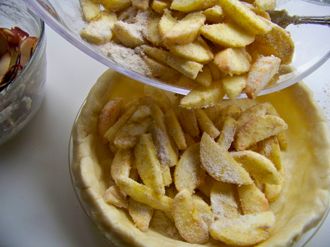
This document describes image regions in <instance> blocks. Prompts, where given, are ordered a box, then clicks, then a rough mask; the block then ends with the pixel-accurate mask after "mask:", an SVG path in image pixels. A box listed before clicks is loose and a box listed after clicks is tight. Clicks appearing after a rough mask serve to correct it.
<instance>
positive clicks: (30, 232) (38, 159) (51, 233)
mask: <svg viewBox="0 0 330 247" xmlns="http://www.w3.org/2000/svg"><path fill="white" fill-rule="evenodd" d="M47 35H48V48H47V52H48V54H47V55H48V80H47V88H46V97H45V101H44V102H43V105H42V107H41V109H40V111H39V112H38V114H37V115H36V116H35V117H34V119H32V121H31V122H30V123H29V124H28V126H27V127H26V128H25V129H24V130H23V131H22V132H21V133H20V134H19V135H18V136H16V137H15V138H14V139H13V140H11V141H9V142H8V143H6V144H5V145H3V146H1V147H0V246H1V247H5V246H10V247H22V246H24V247H39V246H40V247H53V246H54V247H58V246H59V247H66V246H70V247H71V246H72V247H75V246H79V247H80V246H84V247H89V246H109V243H108V242H107V241H106V240H105V239H104V238H103V236H102V235H101V234H100V233H99V232H98V231H97V230H96V228H95V227H94V226H93V224H91V221H90V220H89V219H88V218H87V217H86V216H85V214H84V212H83V211H82V209H81V207H80V205H79V202H78V200H77V198H76V196H75V194H74V191H73V188H72V186H71V180H70V175H69V169H68V142H69V136H70V131H71V127H72V123H73V121H74V118H75V115H76V113H77V111H78V109H79V107H80V105H81V103H82V102H83V99H84V98H85V96H86V95H87V93H88V91H89V89H90V87H91V86H92V84H93V83H94V82H95V81H96V79H97V78H98V77H99V76H100V75H101V73H102V72H103V71H104V70H105V69H106V68H105V67H104V66H103V65H101V64H99V63H97V62H95V61H93V60H92V59H90V58H89V57H87V55H85V54H83V53H82V52H80V51H79V50H78V49H76V48H74V47H73V46H71V45H70V44H68V43H67V42H66V41H64V40H63V39H62V38H61V37H59V36H58V35H57V34H56V33H54V32H53V31H52V30H50V29H49V28H47ZM329 70H330V62H329V61H328V62H327V63H326V64H325V65H323V66H322V67H321V68H320V69H319V70H318V71H317V72H315V73H314V74H313V75H311V76H309V77H308V78H306V79H305V82H306V83H307V84H308V85H310V86H311V87H312V88H313V90H314V91H315V94H316V95H317V98H316V100H317V101H318V102H320V104H321V105H322V106H323V107H325V106H326V105H328V106H330V86H327V85H330V76H329ZM329 108H330V107H328V109H329ZM329 116H330V115H329V112H328V119H329ZM329 233H330V217H328V219H327V220H326V222H325V224H324V225H323V227H322V228H321V230H320V231H319V233H318V234H317V236H316V237H315V238H314V239H313V241H312V242H311V243H310V244H309V245H308V246H316V247H327V246H329V243H330V236H329Z"/></svg>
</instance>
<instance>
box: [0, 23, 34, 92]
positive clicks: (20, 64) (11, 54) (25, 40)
mask: <svg viewBox="0 0 330 247" xmlns="http://www.w3.org/2000/svg"><path fill="white" fill-rule="evenodd" d="M37 43H38V38H36V37H31V36H29V34H28V33H27V32H25V31H23V30H22V29H20V28H19V27H13V28H11V29H8V28H0V91H2V90H3V89H4V88H6V87H7V86H8V85H9V84H10V83H11V82H12V81H14V80H15V78H16V77H17V75H18V74H19V73H20V72H21V71H22V69H23V68H24V66H25V65H26V64H27V63H28V62H29V60H30V58H31V57H32V54H33V52H34V50H35V48H36V46H37Z"/></svg>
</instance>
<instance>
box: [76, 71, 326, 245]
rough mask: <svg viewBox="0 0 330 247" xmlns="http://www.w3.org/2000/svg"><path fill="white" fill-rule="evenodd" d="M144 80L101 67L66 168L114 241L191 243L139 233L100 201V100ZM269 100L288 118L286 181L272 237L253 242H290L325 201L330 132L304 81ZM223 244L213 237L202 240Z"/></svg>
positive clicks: (106, 163) (104, 152)
mask: <svg viewBox="0 0 330 247" xmlns="http://www.w3.org/2000/svg"><path fill="white" fill-rule="evenodd" d="M142 93H143V85H142V84H140V83H138V82H136V81H133V80H131V79H128V78H126V77H124V76H122V75H119V74H117V73H115V72H112V71H110V70H108V71H106V72H105V73H104V74H103V75H102V76H101V77H100V78H99V79H98V81H97V82H96V84H95V85H94V86H93V88H92V89H91V91H90V93H89V95H88V97H87V99H86V101H85V103H84V105H83V106H82V109H81V111H80V113H79V115H78V117H77V120H76V123H75V125H74V128H73V131H72V140H71V141H72V156H71V171H72V178H73V182H74V187H75V189H76V191H77V193H78V195H79V197H80V199H81V200H82V203H83V205H84V207H85V209H86V211H87V213H88V214H89V215H90V216H91V217H92V218H93V220H94V221H95V223H96V224H97V226H98V227H99V228H100V229H101V231H102V232H104V233H105V235H106V236H107V238H109V239H110V241H112V242H113V243H114V244H115V245H118V246H127V245H129V246H145V247H147V246H148V247H154V246H160V245H159V244H160V243H161V246H163V247H170V246H178V247H181V246H182V247H184V246H192V245H191V244H189V243H186V242H183V241H180V240H175V239H171V238H168V237H166V236H164V235H162V234H160V233H158V232H156V231H154V230H152V229H149V230H148V231H147V232H141V231H140V230H139V229H137V228H136V227H135V226H134V224H133V223H132V221H131V219H130V218H129V216H128V214H127V213H126V212H124V211H123V210H121V209H118V208H116V207H114V206H112V205H109V204H107V203H106V202H105V201H104V200H103V194H104V191H105V190H106V189H107V188H108V187H109V186H110V185H112V184H113V181H111V178H110V162H111V159H112V156H111V153H110V152H109V149H108V147H107V145H104V144H102V140H101V139H100V137H99V135H98V133H97V128H96V126H97V118H98V114H99V112H100V110H101V108H102V107H103V105H104V104H105V103H106V102H107V101H108V100H109V99H110V98H114V97H124V98H127V99H132V98H134V97H139V96H141V95H142ZM258 101H262V102H265V101H268V102H271V103H272V104H273V105H274V107H275V108H276V109H277V111H278V112H279V114H280V116H281V117H282V118H283V119H284V120H285V121H286V122H287V123H288V125H289V129H288V132H287V134H288V149H287V151H285V152H284V153H283V157H282V159H283V166H284V168H285V169H286V172H285V184H284V187H283V192H282V194H281V196H280V198H279V199H278V200H277V201H276V202H274V203H272V204H271V208H272V209H273V211H274V213H275V215H276V224H275V227H274V229H273V231H272V234H271V237H270V238H269V239H267V240H266V241H265V242H263V243H261V244H259V245H258V246H271V247H275V246H291V245H292V244H293V243H294V242H295V241H296V240H297V239H298V238H299V237H300V236H301V235H302V234H303V233H304V232H306V231H307V230H308V229H310V228H312V227H314V226H316V225H317V224H318V223H319V222H320V220H321V219H322V216H323V215H324V213H325V212H326V210H327V208H328V206H329V195H330V193H329V191H330V137H329V132H328V126H327V122H326V119H325V117H324V116H323V115H322V112H321V111H320V109H319V108H318V107H317V105H316V103H315V102H314V101H313V98H312V94H311V92H310V91H309V90H308V89H307V87H306V86H304V84H302V83H299V84H295V85H293V86H291V87H289V88H287V89H285V90H282V91H280V92H277V93H273V94H270V95H266V96H262V97H259V98H258ZM193 246H226V245H224V244H222V243H221V242H218V241H213V240H212V241H210V242H208V243H207V244H205V245H197V244H194V245H193Z"/></svg>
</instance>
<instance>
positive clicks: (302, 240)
mask: <svg viewBox="0 0 330 247" xmlns="http://www.w3.org/2000/svg"><path fill="white" fill-rule="evenodd" d="M86 102H87V96H86V98H85V99H84V100H83V103H82V104H81V106H80V108H79V110H78V112H77V114H76V116H75V119H74V122H73V125H72V128H71V132H70V138H69V143H68V151H69V152H68V165H69V167H68V168H69V173H70V180H71V184H72V187H73V190H74V194H75V196H76V198H77V199H78V202H79V204H80V207H81V208H82V210H83V212H84V214H85V215H86V216H87V218H88V219H89V220H90V221H91V222H92V225H93V226H94V227H95V228H96V229H98V231H100V232H101V234H102V236H103V237H105V239H106V240H107V241H109V242H110V243H111V244H114V245H115V246H117V245H116V244H115V243H117V242H118V241H119V242H120V241H121V240H120V238H119V237H118V236H116V235H115V234H114V235H112V233H109V232H107V230H106V229H105V228H104V226H103V225H102V224H101V223H100V222H98V221H97V220H96V219H95V218H94V215H93V212H92V207H91V206H90V205H89V204H88V203H86V201H84V198H83V197H82V195H81V192H80V190H81V188H79V187H78V186H77V185H76V184H77V182H76V178H75V175H74V162H73V135H74V131H75V126H76V124H77V122H78V118H79V116H80V114H81V112H82V109H83V107H84V105H85V104H86ZM329 213H330V198H329V200H328V202H327V207H326V210H325V211H324V212H323V215H322V216H321V217H320V218H319V219H318V223H317V224H316V225H313V226H311V227H308V228H307V229H306V230H304V232H302V233H301V234H300V235H298V236H297V237H296V238H295V239H294V240H293V241H292V243H291V246H292V247H306V246H307V244H309V243H310V241H311V240H312V239H313V238H314V236H315V235H316V234H317V233H318V232H319V230H320V229H321V227H322V226H323V224H324V222H325V220H326V219H327V217H328V215H329ZM114 238H115V239H114ZM118 246H120V245H118Z"/></svg>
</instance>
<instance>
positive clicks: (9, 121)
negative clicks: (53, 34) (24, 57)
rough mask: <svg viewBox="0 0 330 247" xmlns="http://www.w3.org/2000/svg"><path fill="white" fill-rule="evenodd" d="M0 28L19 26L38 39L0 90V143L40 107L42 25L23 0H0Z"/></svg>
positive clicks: (43, 74) (43, 65)
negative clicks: (28, 54)
mask: <svg viewBox="0 0 330 247" xmlns="http://www.w3.org/2000/svg"><path fill="white" fill-rule="evenodd" d="M0 16H1V18H0V27H6V28H12V27H15V26H17V27H19V28H21V29H22V30H24V31H26V32H27V33H28V34H29V35H30V36H34V37H37V38H38V39H39V41H38V44H37V47H36V49H35V51H34V53H33V56H32V57H31V59H30V61H29V62H28V63H27V64H26V65H25V66H24V68H23V70H22V71H21V72H20V73H19V74H18V76H17V77H16V78H15V80H14V81H13V82H11V83H10V84H9V85H8V86H7V87H6V88H5V89H3V90H2V91H1V92H0V144H2V143H4V142H5V141H7V140H9V139H10V138H11V137H13V136H14V135H15V134H17V133H18V132H19V131H20V130H21V129H22V128H23V127H24V126H25V125H26V124H27V123H28V122H29V120H30V119H31V118H32V117H33V115H34V114H35V113H36V112H37V111H38V109H39V108H40V105H41V102H42V99H43V96H44V85H45V81H46V37H45V26H44V23H43V21H41V20H40V19H39V18H38V17H37V16H36V15H34V14H33V13H32V12H31V11H30V10H29V9H28V8H27V6H26V3H25V1H24V0H7V1H1V2H0Z"/></svg>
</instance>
